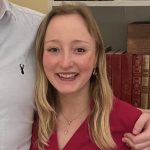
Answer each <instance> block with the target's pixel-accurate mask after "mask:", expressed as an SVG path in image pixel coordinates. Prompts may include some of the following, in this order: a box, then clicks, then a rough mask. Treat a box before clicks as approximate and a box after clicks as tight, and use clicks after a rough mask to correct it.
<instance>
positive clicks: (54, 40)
mask: <svg viewBox="0 0 150 150" xmlns="http://www.w3.org/2000/svg"><path fill="white" fill-rule="evenodd" d="M49 42H53V43H59V40H57V39H53V40H47V41H44V43H49ZM72 43H86V44H88V43H89V42H87V41H84V40H74V41H72Z"/></svg>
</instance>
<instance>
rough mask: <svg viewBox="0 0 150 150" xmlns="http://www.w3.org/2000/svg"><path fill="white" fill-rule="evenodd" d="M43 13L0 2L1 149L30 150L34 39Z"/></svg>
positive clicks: (1, 0)
mask: <svg viewBox="0 0 150 150" xmlns="http://www.w3.org/2000/svg"><path fill="white" fill-rule="evenodd" d="M42 18H43V14H41V13H38V12H36V11H32V10H30V9H27V8H23V7H21V6H17V5H15V4H12V3H10V2H8V1H7V0H0V150H29V147H30V140H31V130H32V123H33V112H34V82H35V64H34V51H35V49H34V39H35V35H36V31H37V28H38V26H39V24H40V22H41V19H42Z"/></svg>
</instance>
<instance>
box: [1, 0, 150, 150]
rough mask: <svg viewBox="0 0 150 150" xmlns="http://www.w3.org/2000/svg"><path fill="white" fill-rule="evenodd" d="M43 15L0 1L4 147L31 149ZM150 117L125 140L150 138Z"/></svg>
mask: <svg viewBox="0 0 150 150" xmlns="http://www.w3.org/2000/svg"><path fill="white" fill-rule="evenodd" d="M43 16H44V15H43V14H41V13H39V12H36V11H33V10H30V9H28V8H24V7H21V6H18V5H15V4H12V3H10V2H9V1H8V0H0V150H29V148H30V140H31V131H32V123H33V114H34V81H35V64H34V50H35V49H34V40H35V35H36V31H37V28H38V26H39V24H40V22H41V20H42V18H43ZM149 116H150V115H148V113H143V115H142V116H141V117H140V118H139V120H138V122H137V124H136V126H135V128H138V131H139V130H140V129H142V128H144V130H145V131H144V132H143V134H139V135H138V136H136V137H134V136H133V135H132V134H131V133H128V134H127V135H126V136H125V139H124V141H125V142H126V143H128V145H130V146H131V147H135V146H137V145H138V146H139V143H140V144H141V142H142V141H143V140H144V141H150V140H149V139H150V134H149V131H150V117H149ZM147 131H148V132H147ZM135 138H136V139H135ZM133 141H134V142H133ZM136 141H137V142H136ZM144 144H145V143H144ZM149 144H150V142H149ZM145 145H146V146H147V145H148V142H147V143H146V144H145ZM142 146H143V145H142ZM142 150H144V149H142ZM147 150H148V149H147Z"/></svg>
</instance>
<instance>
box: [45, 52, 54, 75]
mask: <svg viewBox="0 0 150 150" xmlns="http://www.w3.org/2000/svg"><path fill="white" fill-rule="evenodd" d="M53 65H54V62H53V58H52V57H51V56H50V55H48V54H47V53H46V52H44V53H43V67H44V71H45V73H47V72H48V71H49V70H51V71H52V68H53Z"/></svg>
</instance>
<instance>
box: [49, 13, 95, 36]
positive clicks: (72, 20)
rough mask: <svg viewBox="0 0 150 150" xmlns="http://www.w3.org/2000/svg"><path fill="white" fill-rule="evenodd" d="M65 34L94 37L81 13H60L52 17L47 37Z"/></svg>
mask: <svg viewBox="0 0 150 150" xmlns="http://www.w3.org/2000/svg"><path fill="white" fill-rule="evenodd" d="M64 34H65V35H66V36H69V35H72V36H82V37H86V38H92V37H91V35H90V33H89V31H88V28H87V25H86V23H85V20H84V19H83V18H82V16H80V15H79V14H65V15H58V16H54V17H53V18H52V19H51V21H50V22H49V24H48V27H47V31H46V38H47V37H50V36H56V35H57V36H58V35H59V36H61V35H64Z"/></svg>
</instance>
